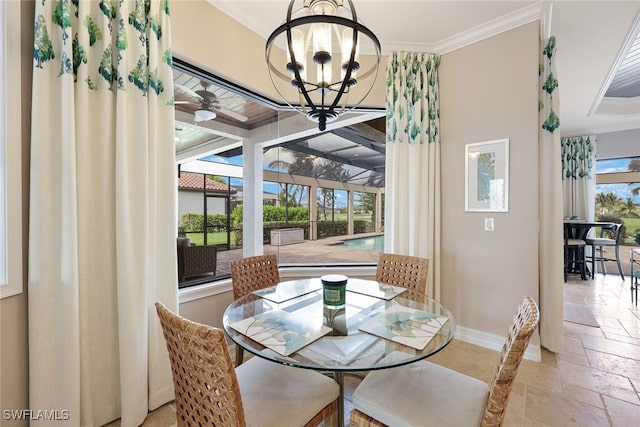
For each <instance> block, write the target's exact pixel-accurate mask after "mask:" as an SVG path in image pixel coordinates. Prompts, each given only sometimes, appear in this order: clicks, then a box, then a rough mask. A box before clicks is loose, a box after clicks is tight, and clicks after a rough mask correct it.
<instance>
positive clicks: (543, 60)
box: [538, 36, 564, 352]
mask: <svg viewBox="0 0 640 427" xmlns="http://www.w3.org/2000/svg"><path fill="white" fill-rule="evenodd" d="M555 52H556V38H555V37H554V36H551V37H550V38H548V39H546V40H541V41H540V63H539V68H538V71H539V85H540V86H539V87H540V92H539V93H540V95H539V105H538V121H539V123H540V129H539V131H538V151H539V154H540V155H539V157H540V170H539V174H538V175H539V177H540V178H539V180H540V182H539V186H538V188H539V200H540V212H539V217H540V234H539V236H540V237H539V242H538V247H539V248H540V249H539V254H538V259H539V277H540V284H539V292H540V295H539V297H538V303H539V305H540V312H541V317H540V343H541V344H542V346H544V347H546V348H547V349H548V350H551V351H554V352H561V351H562V349H563V346H564V330H563V317H564V315H563V312H564V294H563V288H562V283H563V269H564V267H563V260H564V258H563V247H564V243H563V224H562V189H561V188H562V187H561V183H562V166H561V164H560V131H559V130H558V128H559V126H560V119H559V117H558V109H559V108H558V107H559V93H558V80H557V78H556V70H555Z"/></svg>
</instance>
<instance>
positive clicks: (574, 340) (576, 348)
mask: <svg viewBox="0 0 640 427" xmlns="http://www.w3.org/2000/svg"><path fill="white" fill-rule="evenodd" d="M563 353H571V354H577V355H580V356H584V355H585V352H584V347H583V346H582V338H581V337H565V339H564V352H563ZM561 354H562V353H561Z"/></svg>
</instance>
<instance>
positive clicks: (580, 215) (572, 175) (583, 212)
mask: <svg viewBox="0 0 640 427" xmlns="http://www.w3.org/2000/svg"><path fill="white" fill-rule="evenodd" d="M596 141H597V138H596V136H595V135H592V136H579V137H575V138H562V190H563V199H564V217H565V218H575V219H587V220H590V221H593V220H594V216H595V197H596V196H595V191H596V184H595V168H594V166H595V157H596Z"/></svg>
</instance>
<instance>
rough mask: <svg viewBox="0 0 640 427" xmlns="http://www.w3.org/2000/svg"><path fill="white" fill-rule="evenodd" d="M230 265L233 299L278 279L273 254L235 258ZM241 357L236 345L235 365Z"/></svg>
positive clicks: (271, 283) (242, 357)
mask: <svg viewBox="0 0 640 427" xmlns="http://www.w3.org/2000/svg"><path fill="white" fill-rule="evenodd" d="M230 266H231V284H232V286H233V299H234V300H236V299H238V298H241V297H243V296H245V295H246V294H248V293H249V292H253V291H257V290H259V289H263V288H266V287H269V286H271V285H275V284H276V283H278V282H279V281H280V272H279V271H278V259H277V258H276V256H275V255H257V256H252V257H246V258H242V259H237V260H233V261H231V262H230ZM243 359H244V350H243V349H242V348H241V347H240V346H236V366H240V365H241V364H242V361H243Z"/></svg>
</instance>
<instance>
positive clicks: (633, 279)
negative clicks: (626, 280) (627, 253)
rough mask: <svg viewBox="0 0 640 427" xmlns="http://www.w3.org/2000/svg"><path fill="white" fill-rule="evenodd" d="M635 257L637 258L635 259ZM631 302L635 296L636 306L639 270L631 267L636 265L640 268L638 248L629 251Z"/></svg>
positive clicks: (639, 250)
mask: <svg viewBox="0 0 640 427" xmlns="http://www.w3.org/2000/svg"><path fill="white" fill-rule="evenodd" d="M635 257H637V258H635ZM630 261H631V302H633V295H634V293H635V296H636V305H638V285H639V283H638V279H640V268H638V269H637V270H634V269H633V265H634V263H635V264H638V266H640V248H638V249H631V260H630Z"/></svg>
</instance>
